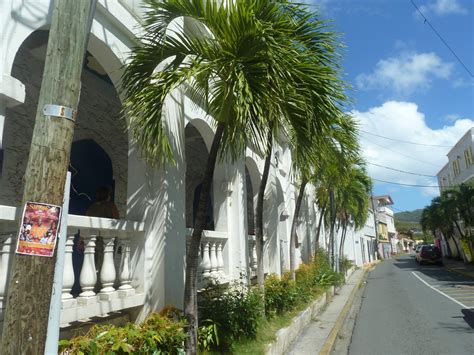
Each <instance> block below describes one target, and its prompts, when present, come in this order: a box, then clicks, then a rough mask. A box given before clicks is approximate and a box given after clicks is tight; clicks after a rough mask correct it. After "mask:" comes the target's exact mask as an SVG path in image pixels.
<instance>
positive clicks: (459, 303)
mask: <svg viewBox="0 0 474 355" xmlns="http://www.w3.org/2000/svg"><path fill="white" fill-rule="evenodd" d="M411 273H412V274H413V276H415V277H416V278H417V279H418V280H420V281H421V282H423V283H424V284H425V285H426V286H428V287H429V288H431V289H432V290H435V291H436V292H438V293H439V294H441V295H443V296H444V297H446V298H449V299H450V300H451V301H453V302H455V303H457V304H458V305H460V306H461V307H464V308H467V309H470V308H471V307H468V306H466V305H465V304H463V303H461V302H459V301H458V300H456V299H454V298H452V297H451V296H449V295H447V294H445V293H444V292H442V291H440V290H438V289H437V288H436V287H433V286H431V285H430V284H429V283H428V282H426V281H425V280H423V279H422V278H421V277H420V276H418V275H417V274H415V272H414V271H412V272H411Z"/></svg>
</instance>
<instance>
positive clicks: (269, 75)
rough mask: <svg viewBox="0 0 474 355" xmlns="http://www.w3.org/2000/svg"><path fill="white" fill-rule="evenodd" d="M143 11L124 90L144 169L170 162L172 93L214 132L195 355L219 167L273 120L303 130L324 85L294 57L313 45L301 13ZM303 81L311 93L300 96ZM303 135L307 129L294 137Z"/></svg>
mask: <svg viewBox="0 0 474 355" xmlns="http://www.w3.org/2000/svg"><path fill="white" fill-rule="evenodd" d="M146 3H147V5H148V11H147V12H146V14H145V16H144V31H143V36H142V38H141V42H142V45H141V46H140V47H137V48H135V49H134V50H133V51H132V53H131V61H130V63H129V64H128V65H127V67H126V68H125V71H124V75H123V80H122V86H123V89H124V98H125V99H124V111H125V113H126V115H127V118H128V122H129V128H130V130H131V132H132V139H133V142H134V143H136V144H137V146H138V147H139V149H140V152H141V153H142V155H143V156H144V158H145V159H146V160H147V161H148V162H149V163H150V164H155V163H156V162H158V163H162V164H165V163H170V162H173V155H172V149H171V145H170V141H169V137H168V136H167V134H166V132H165V130H164V127H163V122H162V115H163V112H162V110H163V104H164V101H165V99H166V97H167V96H168V95H169V94H170V93H171V92H173V91H174V90H186V92H187V93H188V94H189V95H191V97H192V99H193V100H194V101H196V102H199V104H200V105H201V106H202V107H203V108H204V109H205V110H206V112H207V113H208V115H209V117H210V118H211V119H213V121H214V124H215V127H216V130H215V135H214V138H213V142H212V145H211V149H210V152H209V155H208V160H207V162H206V168H205V174H204V178H203V181H202V189H201V194H200V198H199V204H198V209H197V212H196V219H195V224H194V229H193V233H192V236H191V241H190V244H189V246H188V249H187V252H186V277H185V294H184V312H185V316H186V318H187V322H188V338H187V341H186V350H187V352H188V353H195V352H196V348H197V326H198V316H197V290H196V282H197V280H196V278H197V266H198V255H199V245H200V243H201V236H202V232H203V230H204V226H205V213H206V205H207V201H208V199H209V195H210V188H211V182H212V177H213V173H214V167H215V163H216V160H217V158H218V156H219V157H220V158H224V157H230V158H231V160H235V159H238V158H240V157H241V156H242V154H243V152H244V148H245V147H246V146H247V145H248V144H251V145H252V146H254V147H256V148H257V150H259V151H263V150H264V149H265V148H264V147H262V143H261V142H265V139H264V137H266V136H267V135H268V134H269V132H271V131H272V130H273V129H275V128H274V125H273V123H272V122H273V118H274V117H287V121H291V122H299V123H304V122H305V119H306V116H303V113H306V112H312V111H313V109H312V108H311V107H310V106H309V105H308V102H307V100H306V99H305V98H306V96H307V95H306V94H305V93H306V91H307V90H308V89H307V88H308V87H311V86H313V87H314V86H315V83H316V82H317V81H318V80H322V78H321V75H320V74H318V68H319V67H320V64H319V63H318V62H316V61H313V60H312V59H314V57H311V56H310V55H309V54H308V53H306V55H300V52H301V50H300V47H302V46H303V44H305V42H307V43H308V44H307V46H308V47H310V45H311V43H312V41H314V39H313V38H312V37H311V36H310V35H311V34H312V33H313V32H311V31H307V30H306V29H305V27H304V26H305V24H306V22H302V20H301V19H304V18H307V16H306V15H305V14H304V12H302V10H301V7H300V5H296V4H293V3H292V2H290V1H286V0H281V1H268V0H239V1H230V0H229V1H225V2H217V1H206V0H160V1H158V0H146ZM305 16H306V17H305ZM298 19H300V20H298ZM180 21H181V22H180ZM308 21H309V20H308ZM297 35H298V36H299V37H295V36H297ZM305 36H306V37H305ZM295 38H296V39H299V40H295ZM313 46H314V47H316V46H317V44H313ZM321 60H322V59H321ZM322 71H323V70H322ZM300 81H301V82H311V83H312V85H308V86H303V85H302V86H301V87H299V86H298V85H296V84H297V83H299V82H300ZM294 109H295V110H294ZM293 110H294V112H293ZM290 111H291V112H292V114H291V115H288V112H290ZM289 117H291V118H289ZM294 127H298V125H297V124H294ZM304 129H305V125H304V124H303V125H300V126H299V127H298V130H299V131H302V130H304ZM295 130H296V128H295ZM257 228H258V226H257Z"/></svg>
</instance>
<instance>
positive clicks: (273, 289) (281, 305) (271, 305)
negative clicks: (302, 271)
mask: <svg viewBox="0 0 474 355" xmlns="http://www.w3.org/2000/svg"><path fill="white" fill-rule="evenodd" d="M297 298H298V292H297V288H296V283H295V282H294V281H293V280H290V279H289V277H288V275H285V276H284V277H283V278H282V279H281V280H280V278H279V277H278V276H277V275H270V276H268V277H267V278H266V279H265V315H266V317H267V318H272V317H273V316H274V315H275V314H281V313H283V312H286V311H288V310H291V309H293V308H294V306H295V304H296V302H297Z"/></svg>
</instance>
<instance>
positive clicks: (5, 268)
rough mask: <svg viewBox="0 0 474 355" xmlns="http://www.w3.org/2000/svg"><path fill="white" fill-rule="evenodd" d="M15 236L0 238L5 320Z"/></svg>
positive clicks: (0, 288)
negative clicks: (12, 246)
mask: <svg viewBox="0 0 474 355" xmlns="http://www.w3.org/2000/svg"><path fill="white" fill-rule="evenodd" d="M12 240H13V235H12V234H7V235H2V236H0V241H1V243H2V245H1V249H0V258H1V260H0V268H1V269H0V309H1V312H2V316H1V319H3V309H5V303H6V302H5V301H6V297H7V280H8V273H9V271H10V270H9V268H10V257H11V254H10V252H11V245H12Z"/></svg>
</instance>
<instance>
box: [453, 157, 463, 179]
mask: <svg viewBox="0 0 474 355" xmlns="http://www.w3.org/2000/svg"><path fill="white" fill-rule="evenodd" d="M453 173H454V176H458V175H459V174H461V170H460V169H459V160H455V161H453Z"/></svg>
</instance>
